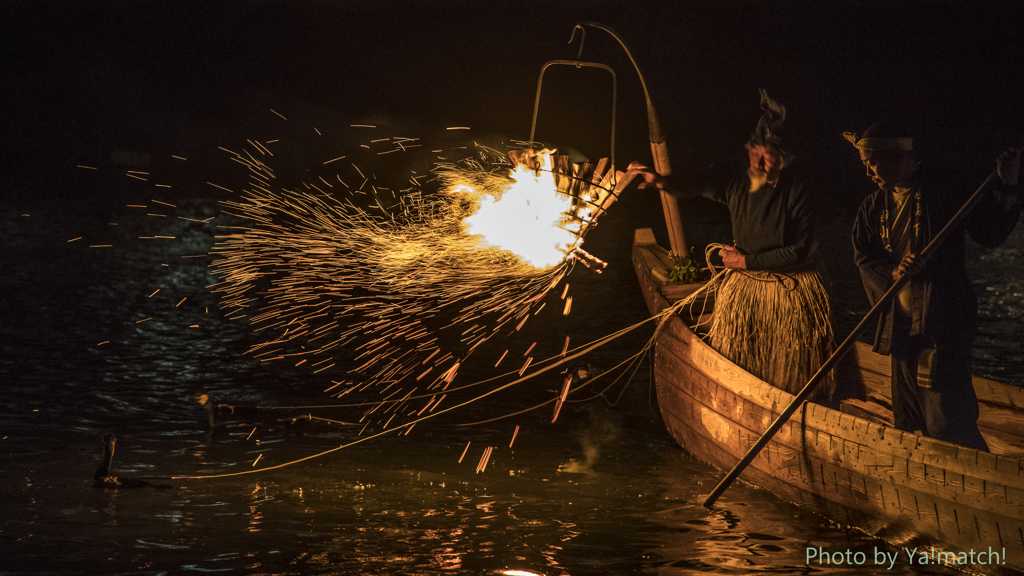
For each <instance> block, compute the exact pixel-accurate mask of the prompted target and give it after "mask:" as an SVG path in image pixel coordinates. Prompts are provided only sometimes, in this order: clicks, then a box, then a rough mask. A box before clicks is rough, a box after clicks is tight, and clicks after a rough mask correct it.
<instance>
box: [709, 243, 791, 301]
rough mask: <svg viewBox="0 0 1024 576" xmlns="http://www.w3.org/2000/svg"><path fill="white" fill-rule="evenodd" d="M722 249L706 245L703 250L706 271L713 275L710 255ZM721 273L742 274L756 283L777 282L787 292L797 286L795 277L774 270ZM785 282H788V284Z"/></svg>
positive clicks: (713, 266) (725, 270)
mask: <svg viewBox="0 0 1024 576" xmlns="http://www.w3.org/2000/svg"><path fill="white" fill-rule="evenodd" d="M722 248H725V245H724V244H708V245H707V247H705V248H704V260H705V261H706V262H707V263H708V270H711V272H712V273H715V272H716V269H715V265H714V264H712V263H711V254H712V253H713V251H715V250H718V251H721V250H722ZM722 272H723V273H726V272H728V273H733V274H742V275H744V276H746V277H747V278H750V279H751V280H754V281H756V282H778V283H779V284H781V285H782V287H783V288H785V289H786V290H789V291H793V290H796V287H797V284H798V283H799V281H798V280H797V279H796V277H794V276H792V275H791V274H787V273H786V272H777V271H774V270H742V269H739V268H725V269H723V270H722ZM723 280H724V279H723ZM787 281H789V283H788V284H787Z"/></svg>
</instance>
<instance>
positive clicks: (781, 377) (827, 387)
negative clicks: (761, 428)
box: [708, 261, 835, 401]
mask: <svg viewBox="0 0 1024 576" xmlns="http://www.w3.org/2000/svg"><path fill="white" fill-rule="evenodd" d="M714 283H715V284H716V288H717V294H716V301H715V313H714V318H713V321H712V324H711V328H710V330H709V332H708V339H709V343H710V345H711V346H712V347H713V348H715V349H716V350H718V351H719V352H720V353H721V354H722V355H723V356H725V357H726V358H728V359H729V360H731V361H732V362H733V363H735V364H736V365H738V366H740V367H741V368H743V369H744V370H746V371H747V372H750V373H751V374H753V375H754V376H757V377H758V378H760V379H761V380H764V381H765V382H768V383H769V384H772V385H773V386H776V387H778V388H781V389H783V390H785V391H787V392H789V393H791V394H795V393H797V392H799V391H800V389H801V388H803V386H804V385H805V384H806V383H807V382H808V381H809V380H810V379H811V377H812V376H813V375H814V374H815V372H817V370H818V368H819V367H820V366H821V365H822V364H823V363H824V362H825V361H826V360H827V359H828V358H829V356H831V355H832V352H833V351H834V350H835V339H834V335H833V332H832V316H831V309H830V307H829V296H828V293H829V290H828V280H827V276H826V274H825V268H824V265H823V264H822V263H821V262H820V261H818V262H816V263H814V264H812V265H811V267H810V268H809V269H806V270H801V271H797V272H790V273H786V274H779V273H770V272H755V271H750V270H726V271H725V272H724V273H723V274H721V275H719V276H716V278H715V281H714ZM834 390H835V379H834V377H833V374H829V375H828V376H827V377H826V378H825V379H824V380H822V382H821V384H819V386H818V390H817V392H815V394H814V395H813V396H812V397H811V399H812V400H817V401H822V400H828V399H829V398H831V396H832V392H833V391H834Z"/></svg>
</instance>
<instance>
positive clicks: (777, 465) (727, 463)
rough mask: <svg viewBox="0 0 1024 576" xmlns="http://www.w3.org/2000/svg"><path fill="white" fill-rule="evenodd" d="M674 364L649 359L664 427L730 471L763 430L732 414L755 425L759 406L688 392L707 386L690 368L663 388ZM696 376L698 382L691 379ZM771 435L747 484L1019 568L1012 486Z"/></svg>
mask: <svg viewBox="0 0 1024 576" xmlns="http://www.w3.org/2000/svg"><path fill="white" fill-rule="evenodd" d="M677 368H678V367H677V366H675V365H674V364H673V363H670V362H664V361H662V359H661V358H656V360H655V378H656V381H657V382H658V384H657V389H658V400H659V404H660V405H661V410H662V415H663V417H664V419H665V422H666V425H667V427H668V428H669V431H670V433H671V434H672V435H673V437H675V438H676V439H677V440H678V441H679V442H680V444H682V445H683V446H684V447H686V448H687V449H688V450H689V451H690V452H691V453H693V454H694V455H695V456H697V457H698V458H701V459H703V460H706V461H709V462H711V463H712V464H715V465H718V466H720V467H722V468H731V467H732V466H733V465H735V463H736V462H737V461H738V460H739V458H740V457H741V456H742V455H743V454H744V453H745V452H746V450H747V449H748V447H749V446H750V445H751V444H752V443H753V442H754V441H755V440H756V439H757V437H758V435H759V434H760V433H761V432H762V430H763V429H762V428H758V429H750V428H746V427H744V426H742V425H740V424H739V423H737V422H736V419H735V418H734V417H733V415H734V414H735V413H736V412H740V413H745V414H746V415H748V416H749V418H750V419H752V420H755V421H761V419H762V413H763V412H764V411H763V410H762V409H761V408H760V407H758V406H756V405H754V404H753V403H750V402H749V401H747V400H744V399H742V398H739V397H738V396H736V395H734V394H731V393H730V392H729V391H728V390H727V389H725V388H724V387H720V386H718V387H717V390H718V393H717V394H715V395H713V396H712V395H711V394H706V395H705V396H704V398H703V402H702V401H701V399H698V398H694V397H693V396H690V395H689V394H688V392H689V391H691V390H700V391H703V392H705V393H706V392H707V387H714V384H713V383H712V382H711V381H710V380H708V379H707V376H706V375H703V374H701V373H700V371H698V370H695V369H694V370H691V371H690V372H689V375H688V376H686V377H683V379H692V381H691V383H692V384H693V385H692V386H679V387H675V386H671V385H670V384H666V385H663V384H662V383H663V382H671V381H672V380H673V376H675V377H676V378H679V376H680V373H679V371H678V370H677ZM699 379H704V382H702V383H697V381H698V380H699ZM705 402H708V403H710V402H714V403H717V404H719V406H717V407H715V408H712V407H711V406H708V405H707V404H706V403H705ZM723 406H729V408H731V409H723ZM723 412H724V413H726V414H727V415H723V414H722V413H723ZM782 435H783V434H782V433H780V436H782ZM779 440H780V441H773V442H771V443H769V445H768V447H767V448H766V449H765V450H764V451H763V452H762V453H761V454H760V455H759V456H758V457H757V458H756V459H755V460H754V462H753V463H752V464H751V467H752V468H754V469H755V470H757V472H758V473H757V474H756V476H755V477H754V478H752V480H754V482H755V483H756V484H758V485H761V486H763V487H767V488H770V489H772V490H773V491H775V492H776V493H779V494H780V495H781V496H783V497H784V498H787V499H788V500H790V501H793V502H795V503H797V504H798V505H802V506H805V507H809V508H811V509H813V510H814V511H816V512H818V513H820V514H823V515H826V516H828V517H830V518H832V519H833V520H837V521H840V522H847V523H853V524H854V525H857V526H860V527H862V528H863V527H865V526H869V527H872V526H873V527H874V532H875V533H879V532H880V530H881V529H882V528H884V529H885V530H887V531H888V532H890V533H891V532H892V531H893V529H894V527H899V528H900V530H897V532H899V533H901V534H911V533H917V534H920V535H923V536H927V537H930V538H932V539H934V540H936V541H939V542H944V543H946V544H948V545H949V546H951V547H952V549H954V550H960V551H968V550H981V549H987V547H988V546H993V547H995V548H996V549H1002V548H1005V550H1006V556H1005V557H1006V558H1007V560H1008V564H1007V566H1012V567H1015V568H1017V569H1021V570H1024V562H1021V560H1024V539H1022V538H1021V537H1020V535H1021V534H1024V522H1022V521H1021V505H1022V503H1024V492H1021V491H1020V490H1019V489H1014V488H1012V487H1008V486H998V485H993V486H987V481H985V480H980V479H975V478H970V477H965V476H962V475H956V474H951V473H949V472H948V470H945V469H942V468H937V467H929V466H927V465H925V464H923V463H914V462H911V461H908V460H905V459H900V458H899V457H898V456H895V455H892V454H889V455H884V454H878V453H875V452H873V451H865V450H864V447H863V446H861V445H858V444H856V443H854V442H847V441H845V440H843V439H842V438H837V437H835V436H832V435H829V434H826V433H822V432H821V431H820V430H815V429H813V428H807V429H805V431H804V433H803V434H802V435H801V438H800V439H799V440H797V444H798V446H799V445H800V444H802V446H799V448H794V447H793V445H792V441H793V440H796V439H794V438H779ZM786 440H788V441H786ZM769 478H770V479H771V480H768V479H769ZM835 505H838V507H837V506H835ZM879 520H883V521H884V522H879ZM886 535H891V534H886ZM1014 535H1016V536H1017V537H1016V538H1014V537H1013V536H1014ZM996 544H998V546H996Z"/></svg>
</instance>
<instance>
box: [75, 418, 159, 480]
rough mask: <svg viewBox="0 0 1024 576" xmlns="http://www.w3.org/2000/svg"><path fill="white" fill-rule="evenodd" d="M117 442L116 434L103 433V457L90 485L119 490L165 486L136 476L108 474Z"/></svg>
mask: <svg viewBox="0 0 1024 576" xmlns="http://www.w3.org/2000/svg"><path fill="white" fill-rule="evenodd" d="M116 443H117V436H114V435H113V434H111V433H109V432H108V433H107V434H104V435H103V459H102V460H100V466H99V468H97V469H96V474H95V475H94V476H93V480H92V485H93V486H95V487H96V488H104V489H107V490H120V489H122V488H143V487H147V486H152V487H154V488H166V486H159V485H156V484H150V483H149V482H146V481H145V480H138V479H136V478H125V477H118V476H111V475H110V464H111V463H112V462H113V461H114V444H116Z"/></svg>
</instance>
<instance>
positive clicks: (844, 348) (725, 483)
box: [704, 170, 998, 509]
mask: <svg viewBox="0 0 1024 576" xmlns="http://www.w3.org/2000/svg"><path fill="white" fill-rule="evenodd" d="M997 174H998V171H996V170H993V171H992V173H991V174H989V176H988V178H986V179H985V181H984V182H982V184H981V186H979V187H978V189H977V190H975V191H974V194H972V195H971V197H970V198H968V199H967V202H965V203H964V205H963V206H961V207H960V210H959V211H957V213H956V214H954V215H953V217H952V218H951V219H950V220H949V222H948V223H947V224H946V225H945V226H944V227H943V228H942V230H940V231H939V233H938V234H936V235H935V237H934V238H932V240H931V242H929V243H928V245H927V246H925V248H924V250H922V251H921V254H920V258H921V260H922V264H923V263H924V262H927V261H928V258H929V256H931V254H932V253H933V252H935V250H936V249H938V247H939V246H940V245H941V244H942V242H943V241H945V240H946V238H947V237H948V236H949V235H950V233H952V231H953V229H954V228H955V227H956V226H957V224H959V223H960V221H961V220H963V219H964V218H965V217H967V215H968V214H969V213H970V212H971V209H973V208H974V205H975V204H977V203H978V201H979V200H980V199H981V197H982V194H983V193H984V192H985V189H986V188H988V186H989V184H991V183H992V181H993V180H994V179H995V178H996V176H997ZM908 281H910V275H909V274H902V275H900V276H899V278H897V279H896V281H895V282H894V283H893V285H892V286H891V287H890V288H889V289H888V290H886V291H885V294H883V295H882V297H881V298H879V299H878V302H875V305H874V306H872V307H871V310H869V311H868V313H867V315H865V316H864V318H863V319H862V320H861V321H860V323H859V324H857V326H856V327H855V328H854V329H853V331H852V332H850V335H849V336H847V337H846V340H843V343H842V344H840V345H839V348H837V349H836V351H835V352H834V353H833V354H832V356H830V357H829V359H828V360H826V361H825V363H824V364H822V365H821V368H819V369H818V371H817V372H815V373H814V376H811V379H810V381H808V382H807V384H806V385H805V386H804V387H803V389H802V390H800V392H799V393H798V394H797V395H796V397H795V398H793V401H792V402H790V403H789V406H786V409H785V410H783V411H782V413H781V414H779V417H778V418H776V419H775V422H772V425H771V426H769V427H768V429H767V430H765V432H764V434H762V435H761V437H760V438H758V440H757V442H755V443H754V445H753V446H751V447H750V450H748V451H747V454H746V455H745V456H743V458H742V459H740V461H739V462H737V463H736V466H733V469H732V470H730V471H729V473H728V474H726V476H725V478H722V481H721V482H719V483H718V486H715V489H714V490H712V491H711V495H710V496H708V497H707V499H706V500H704V507H705V508H708V509H710V508H711V507H712V506H714V505H715V502H716V501H717V500H718V498H719V496H721V495H722V493H723V492H725V491H726V490H727V489H728V488H729V486H730V485H732V483H733V481H735V480H736V478H737V477H739V475H740V474H742V473H743V470H745V469H746V468H747V466H749V465H750V463H751V462H753V461H754V458H755V457H756V456H757V454H758V453H759V452H760V451H761V449H763V448H764V447H765V446H766V445H767V444H768V442H770V441H771V439H772V437H774V436H775V433H776V432H778V431H779V429H780V428H782V425H783V424H785V423H786V422H788V421H789V418H790V417H791V416H792V415H793V413H794V412H796V411H797V408H799V407H800V405H801V404H803V402H804V400H807V397H808V396H810V395H811V392H813V391H814V388H815V387H816V386H817V385H818V383H819V382H821V381H822V379H824V378H825V375H826V374H828V373H829V372H830V371H831V370H832V369H833V368H835V366H836V364H838V363H839V361H840V360H842V359H843V357H844V356H846V353H847V352H849V351H850V348H853V345H854V343H855V342H856V341H857V337H858V336H859V335H860V333H861V332H863V331H864V328H865V327H867V325H868V323H869V322H871V321H872V320H874V319H875V318H877V317H878V315H879V314H880V313H881V311H882V309H883V308H884V307H885V306H887V305H888V304H889V302H890V301H891V300H892V299H893V298H894V297H895V296H896V294H898V293H899V291H900V289H901V288H903V286H904V285H905V284H906V283H907V282H908Z"/></svg>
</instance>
